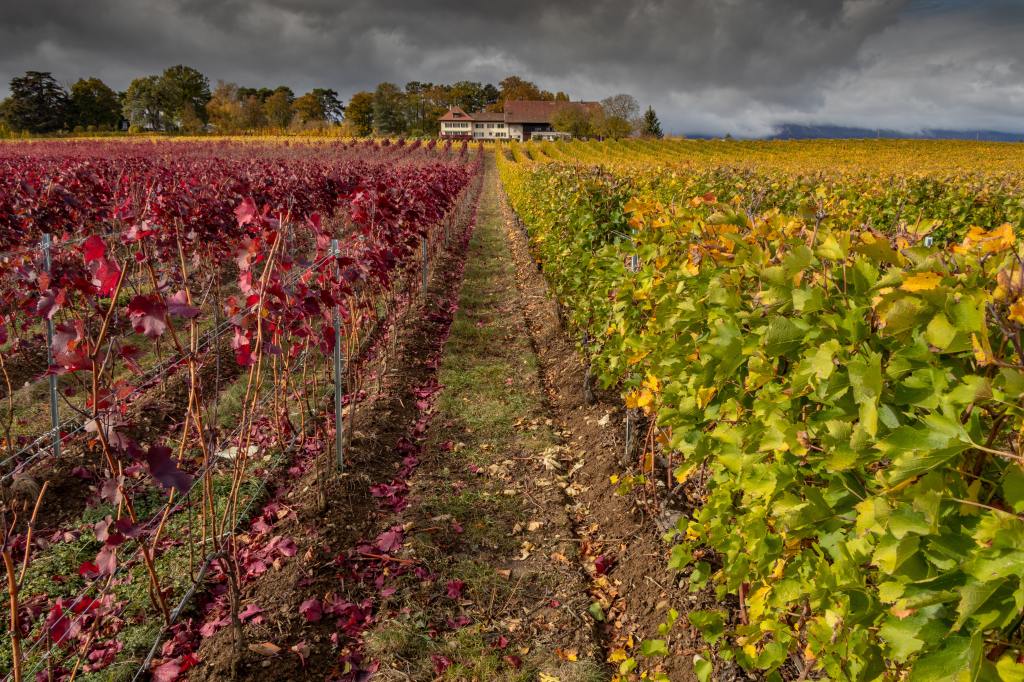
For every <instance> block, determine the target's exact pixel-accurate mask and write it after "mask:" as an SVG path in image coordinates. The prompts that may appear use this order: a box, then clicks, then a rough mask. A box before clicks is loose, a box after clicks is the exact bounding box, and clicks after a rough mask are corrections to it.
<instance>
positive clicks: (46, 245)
mask: <svg viewBox="0 0 1024 682" xmlns="http://www.w3.org/2000/svg"><path fill="white" fill-rule="evenodd" d="M50 243H51V242H50V235H49V233H47V234H44V235H43V262H44V264H45V266H46V274H47V275H48V276H49V275H51V274H52V273H51V270H52V269H53V260H52V258H51V257H50ZM46 364H47V366H48V367H52V366H53V318H52V317H50V316H47V318H46ZM50 430H51V431H52V432H53V456H54V457H60V407H59V405H58V404H57V375H56V374H53V373H51V374H50Z"/></svg>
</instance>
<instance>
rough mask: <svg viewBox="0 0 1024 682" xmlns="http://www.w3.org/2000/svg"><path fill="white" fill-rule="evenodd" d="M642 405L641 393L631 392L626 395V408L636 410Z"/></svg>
mask: <svg viewBox="0 0 1024 682" xmlns="http://www.w3.org/2000/svg"><path fill="white" fill-rule="evenodd" d="M639 405H640V391H630V392H629V393H627V394H626V407H627V408H629V409H631V410H635V409H636V408H637V407H638V406H639Z"/></svg>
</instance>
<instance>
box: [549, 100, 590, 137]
mask: <svg viewBox="0 0 1024 682" xmlns="http://www.w3.org/2000/svg"><path fill="white" fill-rule="evenodd" d="M551 125H552V127H554V129H555V130H559V131H561V132H563V133H569V134H570V135H572V136H573V137H592V136H593V135H595V134H596V131H595V130H594V122H593V120H592V118H591V115H590V113H589V112H588V111H587V110H586V109H585V108H583V107H581V106H572V105H569V106H563V107H561V108H559V109H558V110H557V111H555V113H554V114H553V115H552V116H551Z"/></svg>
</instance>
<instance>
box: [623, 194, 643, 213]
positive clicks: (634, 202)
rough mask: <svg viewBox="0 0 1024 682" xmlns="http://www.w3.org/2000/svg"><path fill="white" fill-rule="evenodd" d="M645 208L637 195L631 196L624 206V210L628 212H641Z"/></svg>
mask: <svg viewBox="0 0 1024 682" xmlns="http://www.w3.org/2000/svg"><path fill="white" fill-rule="evenodd" d="M643 209H644V205H643V204H642V203H641V202H640V200H639V199H637V198H636V197H630V199H629V201H627V202H626V205H625V206H623V207H622V210H623V211H625V212H626V213H640V212H642V211H643Z"/></svg>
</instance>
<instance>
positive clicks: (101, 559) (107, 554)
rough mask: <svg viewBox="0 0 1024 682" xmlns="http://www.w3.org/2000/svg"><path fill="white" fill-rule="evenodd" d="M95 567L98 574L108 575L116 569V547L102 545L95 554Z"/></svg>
mask: <svg viewBox="0 0 1024 682" xmlns="http://www.w3.org/2000/svg"><path fill="white" fill-rule="evenodd" d="M96 567H97V568H98V569H99V571H100V575H110V574H112V573H113V572H114V571H115V570H116V569H117V547H112V546H110V545H104V546H103V549H101V550H100V553H99V554H97V555H96Z"/></svg>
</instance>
